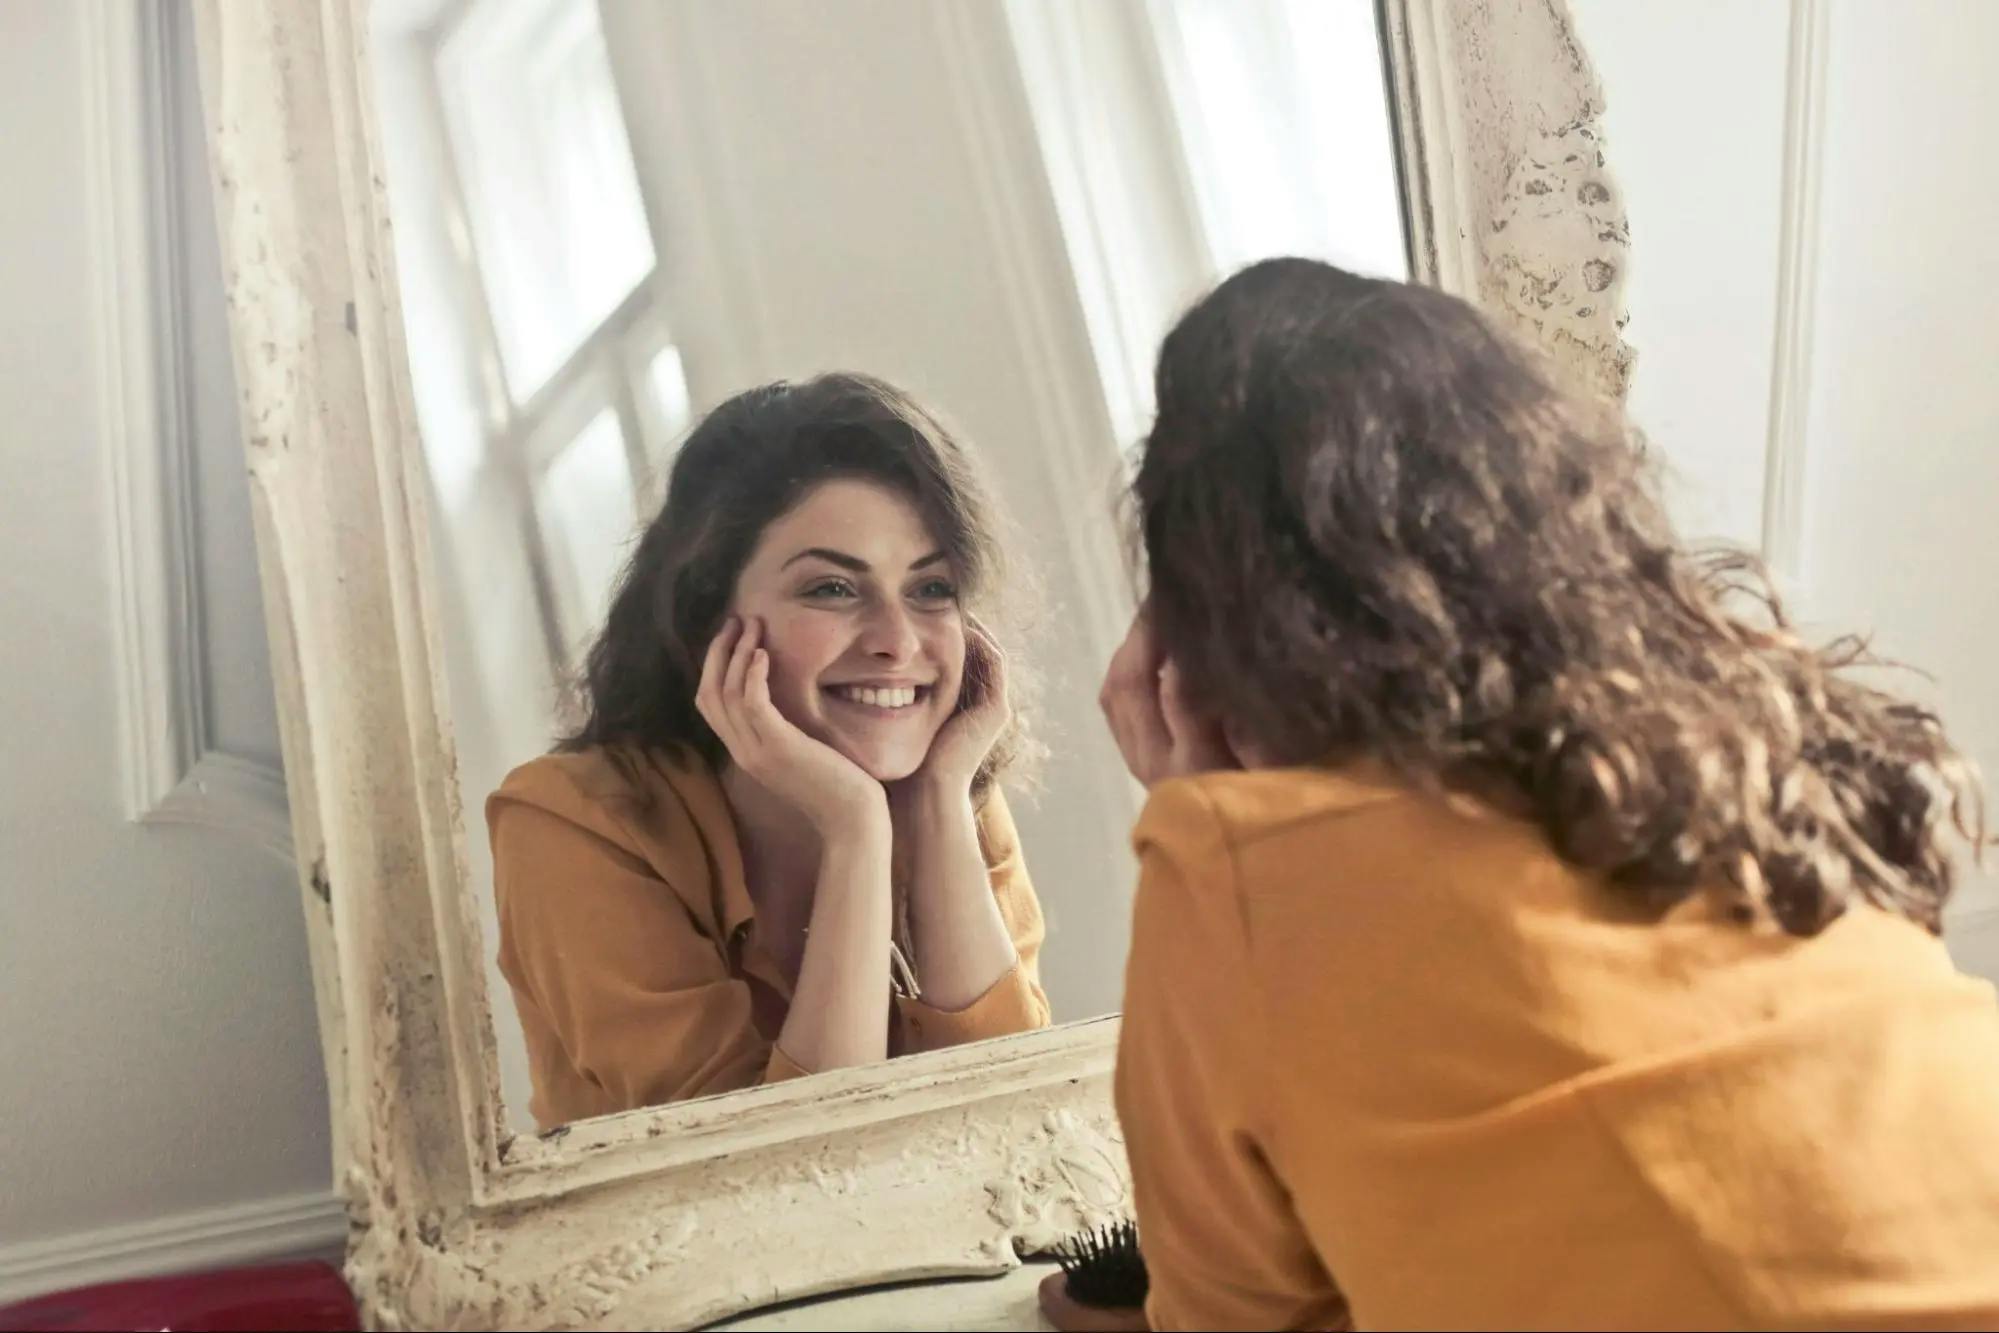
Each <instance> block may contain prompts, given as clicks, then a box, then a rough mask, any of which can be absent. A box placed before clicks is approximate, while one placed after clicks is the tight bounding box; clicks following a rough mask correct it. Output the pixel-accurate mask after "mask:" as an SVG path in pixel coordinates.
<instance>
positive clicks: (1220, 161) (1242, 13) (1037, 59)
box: [1007, 0, 1408, 443]
mask: <svg viewBox="0 0 1999 1333" xmlns="http://www.w3.org/2000/svg"><path fill="white" fill-rule="evenodd" d="M1007 18H1008V23H1009V27H1010V28H1011V30H1012V33H1013V37H1014V45H1015V48H1016V52H1017V54H1018V56H1019V60H1020V71H1021V77H1022V82H1023V85H1024V86H1025V88H1026V91H1027V94H1028V99H1029V103H1030V106H1031V108H1032V111H1033V115H1034V121H1035V129H1036V134H1037V137H1038V138H1039V140H1040V143H1041V149H1042V161H1043V165H1044V167H1045V168H1046V170H1047V172H1048V178H1049V185H1050V188H1051V191H1052V193H1053V194H1054V197H1055V202H1056V206H1057V209H1058V211H1059V213H1060V215H1061V218H1062V227H1063V231H1064V234H1065V237H1066V239H1067V243H1068V247H1069V251H1070V259H1071V264H1072V268H1073V270H1074V273H1075V277H1076V281H1077V288H1078V294H1079V296H1080V298H1081V300H1082V303H1083V306H1084V310H1085V315H1086V318H1087V321H1088V324H1089V328H1090V336H1091V341H1092V344H1093V346H1094V348H1095V350H1096V354H1097V361H1098V366H1099V370H1100V373H1101V376H1102V380H1103V385H1104V394H1105V399H1106V403H1107V405H1108V407H1109V409H1110V412H1111V416H1112V420H1113V421H1114V423H1115V424H1116V428H1117V430H1118V433H1119V436H1120V438H1121V439H1123V440H1124V441H1126V442H1127V443H1129V442H1132V441H1135V440H1136V439H1137V438H1138V437H1139V436H1140V435H1142V434H1143V432H1144V430H1145V427H1146V424H1147V422H1148V421H1149V419H1150V417H1151V410H1152V388H1151V373H1152V357H1153V354H1154V353H1155V352H1156V351H1157V349H1158V345H1159V339H1160V338H1161V337H1162V336H1163V335H1164V334H1165V332H1166V329H1167V327H1168V326H1169V325H1170V324H1171V323H1172V321H1173V319H1174V318H1176V317H1177V316H1178V315H1179V313H1180V311H1181V310H1182V309H1184V308H1185V307H1186V306H1187V304H1189V303H1190V302H1191V301H1192V300H1193V299H1194V298H1195V297H1196V296H1197V295H1198V294H1199V293H1200V292H1201V290H1203V289H1204V288H1205V287H1207V286H1208V285H1210V284H1211V283H1213V282H1214V281H1215V280H1216V279H1218V278H1219V277H1221V276H1222V275H1224V274H1226V273H1228V272H1230V271H1232V270H1233V269H1236V268H1239V267H1241V266H1242V265H1243V264H1246V263H1249V262H1251V261H1253V260H1256V259H1261V258H1265V257H1267V256H1270V255H1275V254H1294V255H1307V256H1311V257H1315V258H1320V259H1326V260H1329V261H1331V262H1334V263H1338V264H1343V265H1346V266H1348V267H1351V268H1354V269H1357V270H1359V271H1361V272H1365V273H1374V274H1380V275H1382V276H1387V277H1398V278H1399V277H1406V276H1407V273H1408V260H1407V251H1406V245H1405V242H1404V239H1403V231H1402V209H1401V196H1400V189H1399V183H1398V180H1397V176H1396V166H1395V143H1394V132H1393V126H1392V122H1391V118H1390V113H1389V107H1388V91H1387V87H1386V82H1385V79H1384V75H1383V67H1382V61H1381V44H1380V35H1379V30H1378V28H1377V26H1376V13H1375V5H1374V3H1373V0H1100V2H1098V3H1092V4H1087V5H1049V4H1044V3H1041V0H1007Z"/></svg>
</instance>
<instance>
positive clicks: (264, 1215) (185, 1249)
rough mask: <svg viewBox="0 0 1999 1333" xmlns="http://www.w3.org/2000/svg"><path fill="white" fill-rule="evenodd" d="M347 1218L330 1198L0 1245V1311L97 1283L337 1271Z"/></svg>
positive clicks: (203, 1212) (195, 1213) (236, 1207)
mask: <svg viewBox="0 0 1999 1333" xmlns="http://www.w3.org/2000/svg"><path fill="white" fill-rule="evenodd" d="M346 1243H347V1210H346V1208H345V1206H344V1205H343V1204H342V1203H341V1201H340V1200H339V1199H338V1198H336V1197H335V1196H334V1194H333V1193H332V1191H330V1190H308V1191H306V1192H304V1193H300V1194H286V1195H279V1196H277V1197H276V1198H270V1199H253V1200H250V1201H248V1202H244V1203H231V1204H223V1205H221V1206H219V1207H214V1208H198V1209H194V1210H191V1211H189V1212H185V1213H178V1214H175V1215H174V1216H171V1217H163V1218H156V1219H154V1220H152V1221H148V1222H134V1223H124V1224H120V1225H117V1226H108V1227H94V1228H91V1229H89V1230H85V1231H76V1232H71V1233H70V1234H68V1235H66V1236H58V1237H56V1238H55V1239H53V1240H38V1241H29V1242H27V1243H25V1244H17V1245H0V1303H10V1302H13V1301H19V1300H26V1299H28V1298H29V1297H31V1296H36V1295H40V1294H44V1293H47V1292H54V1291H67V1290H69V1289H70V1288H72V1287H82V1286H89V1285H91V1284H94V1283H98V1282H117V1281H122V1280H124V1279H126V1278H135V1277H152V1276H156V1275H159V1274H163V1273H184V1272H194V1271H198V1270H201V1269H206V1268H224V1267H229V1266H232V1265H237V1264H251V1263H261V1262H266V1261H269V1260H276V1259H293V1258H298V1259H307V1258H312V1259H325V1260H327V1261H328V1262H330V1263H335V1264H337V1263H339V1262H340V1255H341V1251H342V1250H343V1249H344V1247H345V1246H346Z"/></svg>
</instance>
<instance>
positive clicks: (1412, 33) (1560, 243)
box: [177, 0, 1629, 1328]
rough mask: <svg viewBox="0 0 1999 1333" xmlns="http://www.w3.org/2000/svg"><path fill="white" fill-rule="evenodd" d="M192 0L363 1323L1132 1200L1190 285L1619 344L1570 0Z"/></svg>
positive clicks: (1042, 1221)
mask: <svg viewBox="0 0 1999 1333" xmlns="http://www.w3.org/2000/svg"><path fill="white" fill-rule="evenodd" d="M191 16H192V20H193V27H194V32H193V33H192V35H191V36H192V40H193V41H194V44H195V46H196V49H197V51H198V55H199V63H200V71H201V82H202V92H203V101H204V111H205V115H206V119H207V126H208V132H209V142H210V154H211V162H212V165H213V167H214V176H215V181H216V202H217V219H218V222H219V226H220V232H221V237H222V253H223V260H224V268H225V276H226V283H227V288H228V294H229V301H230V317H231V335H232V341H233V343H234V347H235V352H236V366H237V373H238V382H239V390H240V398H241V405H242V412H243V423H244V434H245V442H246V451H247V457H248V462H249V468H250V475H251V483H252V484H251V491H252V501H253V511H254V515H255V519H256V522H257V528H258V533H257V535H258V548H259V560H260V565H261V572H262V576H263V586H264V590H265V598H266V606H267V615H268V621H269V625H270V634H271V647H272V662H273V673H274V676H275V678H276V682H277V687H278V702H279V713H280V719H281V730H282V733H283V741H284V760H285V772H286V778H287V783H288V787H289V795H290V803H291V809H292V818H293V833H294V840H295V843H296V846H297V850H298V862H299V869H300V883H299V888H300V901H301V904H302V906H303V908H304V914H305V919H306V923H307V932H308V938H309V940H310V941H311V944H312V948H313V951H314V963H315V969H314V971H315V986H316V993H317V998H318V1002H319V1017H320V1024H321V1029H322V1035H323V1039H324V1049H325V1053H326V1060H327V1071H328V1082H329V1094H330V1098H331V1101H332V1106H333V1125H334V1140H335V1142H334V1155H335V1178H336V1180H337V1181H338V1184H339V1188H340V1189H341V1191H342V1193H343V1197H344V1199H345V1202H346V1205H347V1208H348V1214H349V1217H350V1220H351V1222H352V1230H351V1241H350V1246H349V1255H348V1262H347V1275H348V1278H349V1281H350V1283H351V1284H352V1285H353V1287H354V1289H355V1291H356V1293H357V1295H358V1296H359V1298H360V1300H361V1302H362V1305H363V1307H364V1309H365V1311H366V1312H367V1314H368V1317H369V1318H370V1319H371V1320H372V1321H373V1323H374V1324H375V1325H376V1326H380V1327H468V1328H479V1327H490V1328H500V1327H509V1328H512V1327H592V1328H598V1327H601V1328H611V1327H634V1326H645V1327H686V1326H695V1325H700V1324H703V1323H708V1322H712V1321H715V1320H717V1319H722V1318H726V1317H730V1316H734V1315H740V1314H742V1313H743V1312H745V1311H750V1310H754V1309H757V1308H759V1307H763V1306H769V1305H773V1304H776V1303H779V1302H785V1301H792V1300H797V1299H800V1298H805V1297H811V1296H815V1295H822V1294H826V1293H837V1292H844V1291H849V1290H851V1289H855V1288H861V1287H868V1286H873V1285H879V1284H884V1283H894V1282H903V1281H911V1280H917V1279H936V1278H945V1277H951V1276H973V1275H985V1276H991V1275H996V1274H1004V1273H1015V1274H1019V1273H1020V1270H1021V1269H1022V1265H1023V1264H1024V1263H1027V1264H1031V1263H1032V1262H1034V1261H1035V1260H1036V1259H1037V1257H1045V1256H1046V1255H1048V1254H1049V1253H1050V1251H1051V1250H1052V1248H1053V1247H1055V1246H1056V1245H1057V1244H1059V1243H1060V1242H1061V1241H1063V1240H1064V1239H1065V1238H1068V1237H1070V1236H1073V1235H1074V1234H1075V1233H1076V1232H1077V1231H1078V1230H1079V1229H1081V1228H1086V1227H1093V1226H1097V1225H1101V1224H1104V1223H1107V1222H1111V1221H1114V1220H1116V1219H1118V1218H1120V1217H1123V1216H1126V1215H1128V1213H1129V1212H1130V1208H1131V1198H1130V1172H1129V1165H1128V1163H1127V1161H1126V1157H1125V1150H1124V1145H1123V1140H1122V1137H1121V1133H1120V1129H1119V1126H1118V1124H1117V1120H1116V1116H1115V1114H1114V1112H1113V1110H1112V1106H1111V1095H1110V1081H1111V1069H1112V1061H1113V1056H1114V1052H1115V1048H1116V1042H1117V1035H1118V1026H1119V1020H1118V1018H1117V1017H1116V1011H1117V1009H1118V1008H1119V1005H1120V998H1121V994H1122V988H1123V973H1124V967H1125V957H1126V949H1127V942H1128V939H1129V930H1130V909H1131V894H1132V890H1133V887H1134V874H1133V870H1134V867H1133V863H1132V855H1131V852H1130V850H1129V841H1128V840H1129V836H1130V832H1131V828H1132V824H1133V821H1134V817H1135V815H1136V813H1137V811H1138V808H1139V805H1140V796H1141V793H1140V791H1139V790H1138V789H1137V788H1136V786H1135V785H1134V784H1133V783H1132V781H1131V780H1130V778H1129V777H1128V776H1127V774H1126V772H1125V769H1124V766H1123V764H1122V762H1121V761H1120V759H1119V757H1118V752H1117V750H1116V748H1115V746H1114V744H1113V742H1112V740H1111V739H1110V737H1109V735H1108V734H1107V731H1106V728H1105V727H1104V725H1103V721H1102V718H1101V717H1100V715H1099V711H1098V707H1097V702H1096V695H1097V690H1098V686H1099V682H1100V678H1101V675H1102V673H1103V671H1104V668H1105V666H1106V664H1107V663H1108V661H1109V660H1110V658H1111V655H1112V653H1113V652H1114V650H1115V649H1116V647H1117V645H1118V643H1119V640H1120V638H1121V637H1122V636H1123V634H1124V632H1125V629H1126V626H1127V624H1128V622H1129V620H1130V617H1131V615H1132V611H1133V609H1134V606H1135V605H1136V603H1137V598H1138V595H1139V592H1140V588H1139V575H1138V573H1137V572H1135V571H1134V570H1133V568H1132V566H1131V563H1130V561H1129V560H1128V556H1127V545H1126V541H1125V537H1124V534H1123V532H1122V531H1121V529H1120V514H1119V504H1118V500H1119V495H1120V492H1121V490H1122V487H1123V484H1124V482H1125V480H1126V477H1127V475H1128V473H1127V468H1128V466H1129V463H1130V459H1131V457H1132V450H1133V449H1134V448H1136V447H1138V446H1140V445H1142V442H1143V440H1144V438H1145V435H1146V433H1147V430H1148V429H1149V426H1150V419H1151V415H1152V413H1151V409H1152V400H1153V386H1152V381H1151V374H1152V361H1153V358H1154V355H1155V353H1156V351H1157V347H1158V342H1159V339H1160V337H1161V336H1162V334H1163V333H1164V331H1165V330H1166V329H1167V327H1168V326H1169V325H1170V324H1171V323H1172V322H1173V320H1174V319H1175V317H1176V316H1177V315H1178V314H1179V313H1180V312H1181V311H1182V310H1184V308H1185V307H1186V306H1187V305H1188V304H1189V303H1190V302H1191V301H1193V300H1194V299H1195V298H1196V297H1197V296H1198V295H1199V294H1200V293H1201V292H1202V291H1203V290H1204V289H1206V288H1207V287H1209V286H1210V285H1211V284H1212V283H1213V282H1214V281H1215V280H1216V279H1217V278H1218V277H1220V276H1221V275H1223V274H1225V273H1227V272H1229V271H1231V270H1233V269H1236V268H1238V267H1240V266H1242V265H1244V264H1245V263H1247V262H1249V261H1252V260H1255V259H1259V258H1263V257H1267V256H1270V255H1273V254H1279V253H1288V254H1295V255H1307V256H1315V257H1319V258H1324V259H1329V260H1333V261H1335V262H1338V263H1340V264H1343V265H1345V266H1347V267H1349V268H1353V269H1358V270H1361V271H1363V272H1367V273H1370V274H1378V275H1384V276H1391V277H1407V278H1410V279H1413V280H1416V281H1421V282H1427V283H1434V284H1437V285H1439V286H1442V287H1444V288H1446V289H1448V290H1451V291H1454V292H1457V293H1460V294H1462V295H1465V296H1467V297H1470V298H1472V299H1474V300H1476V301H1478V302H1480V303H1482V304H1484V305H1485V306H1486V307H1487V308H1489V309H1491V310H1493V311H1494V312H1495V313H1497V314H1498V315H1499V316H1500V317H1501V318H1503V319H1504V320H1506V321H1507V322H1508V323H1509V324H1511V325H1512V326H1514V327H1516V328H1518V329H1520V330H1521V331H1523V332H1524V333H1526V334H1527V335H1528V336H1530V337H1533V338H1535V339H1537V340H1539V341H1540V342H1541V343H1542V344H1543V345H1544V346H1546V347H1547V348H1548V349H1549V350H1550V352H1551V353H1552V355H1553V358H1554V361H1555V362H1556V363H1557V364H1558V365H1559V367H1560V368H1561V370H1562V373H1565V374H1569V373H1572V374H1575V375H1577V376H1579V377H1580V378H1582V379H1585V380H1588V381H1589V382H1591V383H1592V384H1593V385H1594V386H1595V387H1597V388H1599V389H1602V390H1604V391H1607V392H1611V393H1616V392H1618V391H1619V390H1621V387H1622V384H1623V380H1624V375H1625V371H1626V368H1627V366H1628V363H1629V353H1628V349H1626V348H1625V346H1624V345H1623V342H1622V340H1621V337H1620V334H1619V330H1620V329H1621V327H1622V322H1623V310H1622V298H1621V286H1622V269H1623V264H1624V258H1625V255H1624V252H1625V249H1626V247H1627V245H1628V233H1627V231H1626V229H1625V225H1624V219H1623V214H1622V206H1621V204H1620V202H1619V199H1618V196H1617V193H1616V191H1615V189H1614V186H1613V184H1612V182H1611V179H1610V177H1609V175H1608V172H1607V168H1606V166H1605V162H1604V153H1603V149H1602V145H1601V141H1600V138H1599V136H1598V132H1597V128H1596V126H1597V118H1598V117H1599V115H1600V113H1601V110H1602V97H1601V91H1600V89H1599V88H1598V86H1597V84H1596V80H1595V76H1594V74H1593V73H1592V71H1591V70H1590V68H1589V66H1588V62H1587V61H1586V60H1585V59H1583V58H1582V57H1581V53H1580V48H1579V46H1578V45H1577V43H1576V39H1575V36H1574V33H1573V31H1572V30H1571V27H1570V23H1569V19H1568V15H1567V12H1566V8H1565V6H1563V5H1562V4H1561V3H1559V0H1555V2H1554V3H1542V2H1541V0H1509V2H1508V3H1504V4H1486V3H1482V2H1481V0H949V3H944V2H943V0H826V2H825V3H815V4H798V3H790V2H789V0H615V2H613V0H601V2H599V0H311V2H302V3H297V4H285V5H251V4H238V3H236V0H200V3H198V4H196V5H194V6H192V7H191ZM177 21H178V20H177ZM1001 570H1004V573H1003V574H1001V573H999V572H998V571H1001ZM662 738H663V739H662ZM654 741H658V742H659V743H657V744H654V743H652V742H654ZM829 867H830V868H829ZM827 885H833V886H835V888H834V889H827V888H826V887H825V886H827ZM856 885H861V886H872V887H869V888H868V889H867V892H865V893H864V892H862V891H861V890H860V889H858V888H854V887H853V886H856ZM836 890H837V891H836ZM877 890H878V891H877ZM826 904H835V907H833V908H829V909H828V910H826V911H825V912H824V913H822V911H821V908H822V906H824V905H826ZM1030 1290H1031V1286H1030ZM954 1301H955V1303H954ZM918 1305H919V1306H922V1309H923V1312H924V1313H923V1315H922V1316H921V1317H920V1318H921V1326H926V1327H930V1326H955V1323H954V1321H957V1320H960V1319H962V1318H971V1317H973V1316H972V1315H970V1314H968V1313H967V1311H968V1310H969V1309H970V1308H971V1307H970V1306H968V1305H966V1304H965V1303H964V1302H963V1301H962V1300H957V1299H956V1298H953V1297H951V1296H949V1295H948V1294H946V1295H943V1296H940V1297H939V1298H938V1302H937V1303H936V1304H935V1305H934V1306H929V1305H923V1303H922V1302H921V1301H919V1302H918ZM995 1308H996V1307H995ZM794 1313H795V1312H794ZM814 1317H816V1316H814ZM857 1317H858V1316H857ZM981 1317H982V1316H981ZM1023 1317H1026V1318H1031V1316H1023ZM1009 1326H1011V1325H1009Z"/></svg>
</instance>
